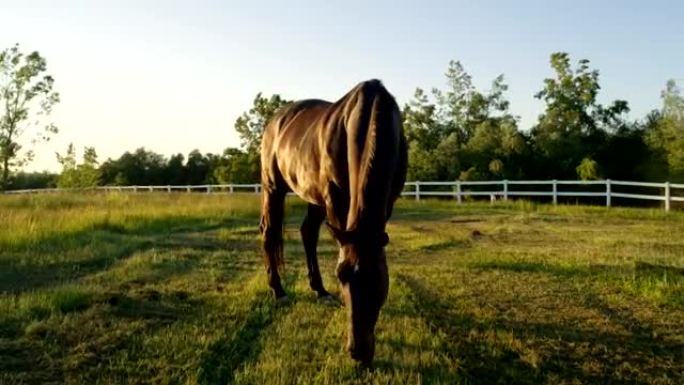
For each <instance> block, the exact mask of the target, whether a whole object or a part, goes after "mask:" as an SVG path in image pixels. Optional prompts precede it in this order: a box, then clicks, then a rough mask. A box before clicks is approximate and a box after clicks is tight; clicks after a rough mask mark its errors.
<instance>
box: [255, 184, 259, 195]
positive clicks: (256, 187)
mask: <svg viewBox="0 0 684 385" xmlns="http://www.w3.org/2000/svg"><path fill="white" fill-rule="evenodd" d="M254 192H255V193H258V192H259V185H258V184H257V185H254Z"/></svg>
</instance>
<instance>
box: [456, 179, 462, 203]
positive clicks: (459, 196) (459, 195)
mask: <svg viewBox="0 0 684 385" xmlns="http://www.w3.org/2000/svg"><path fill="white" fill-rule="evenodd" d="M462 195H463V194H462V192H461V181H460V180H457V181H456V200H457V201H458V203H459V204H460V203H463V198H462Z"/></svg>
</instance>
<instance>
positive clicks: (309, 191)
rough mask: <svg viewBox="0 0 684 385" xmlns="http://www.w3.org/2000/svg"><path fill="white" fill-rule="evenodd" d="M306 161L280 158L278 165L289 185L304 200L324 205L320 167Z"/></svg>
mask: <svg viewBox="0 0 684 385" xmlns="http://www.w3.org/2000/svg"><path fill="white" fill-rule="evenodd" d="M306 163H309V162H306ZM306 163H305V162H301V161H297V160H294V159H290V160H285V159H283V160H281V159H278V167H279V168H280V171H281V174H282V176H283V179H284V180H285V183H287V185H288V187H290V189H291V190H292V191H293V192H294V193H295V194H297V195H298V196H299V197H300V198H302V199H303V200H305V201H307V202H309V203H312V204H315V205H319V206H324V205H325V200H324V199H323V192H322V191H321V190H320V187H321V183H320V181H319V173H318V167H317V166H315V165H312V164H306Z"/></svg>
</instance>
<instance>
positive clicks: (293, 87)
mask: <svg viewBox="0 0 684 385" xmlns="http://www.w3.org/2000/svg"><path fill="white" fill-rule="evenodd" d="M143 3H144V4H143ZM383 3H384V4H383ZM666 4H667V2H662V1H661V2H658V1H656V2H652V3H649V4H647V5H644V4H642V3H640V2H637V1H628V2H619V3H618V2H609V3H603V4H594V3H592V2H589V1H584V0H583V1H579V2H575V3H573V4H565V3H556V4H548V3H546V2H542V1H525V2H520V3H517V4H508V3H504V2H496V1H490V2H487V3H486V4H477V5H474V4H454V3H451V2H430V4H426V3H422V4H421V5H416V4H410V3H408V4H407V3H404V2H402V3H397V2H379V3H375V4H373V5H367V4H366V5H364V4H363V2H354V1H350V2H347V3H345V4H320V3H312V2H310V3H308V4H305V2H298V3H297V4H296V5H290V6H287V7H285V6H283V5H281V4H278V3H275V2H270V1H269V2H264V3H260V4H259V5H256V4H251V5H243V6H241V7H235V6H227V5H222V4H220V3H219V2H215V1H209V0H207V1H202V2H196V3H193V4H192V5H191V4H189V3H182V2H173V3H167V4H165V5H164V6H160V5H158V4H153V2H133V1H130V0H127V1H121V2H118V3H117V4H116V5H100V4H95V5H93V4H91V3H89V2H87V1H69V2H62V3H60V4H52V3H50V2H48V1H26V2H10V4H9V5H6V6H4V7H3V8H4V10H3V14H2V15H0V36H2V37H0V49H5V48H9V47H11V46H13V45H14V44H15V43H18V44H20V48H21V50H22V51H23V52H29V51H34V50H36V51H39V52H40V53H41V55H42V56H44V57H45V58H46V60H47V65H48V70H47V73H49V74H51V75H53V76H54V78H55V89H56V90H57V91H58V92H59V93H60V95H61V99H62V101H61V102H60V103H59V104H58V105H57V106H56V107H55V109H54V112H53V114H52V115H51V121H52V122H54V123H55V124H56V125H57V126H58V127H59V128H60V133H59V134H57V135H56V136H55V137H54V138H53V139H52V140H51V141H50V142H48V143H46V144H41V145H38V146H34V148H35V151H36V158H35V160H34V161H33V162H31V163H30V164H29V165H28V166H27V167H25V168H24V170H25V171H42V170H48V171H53V172H55V171H58V170H59V165H58V163H57V161H56V157H55V152H60V153H63V152H64V151H65V150H66V147H67V145H68V144H69V143H73V144H74V145H75V146H76V148H77V151H78V152H77V153H78V156H79V157H80V154H81V153H82V150H83V148H84V147H86V146H89V147H94V148H95V149H96V151H97V153H98V159H99V161H100V162H103V161H104V160H106V159H107V158H118V157H119V156H120V155H121V154H123V153H124V152H126V151H134V150H135V149H137V148H140V147H144V148H146V149H148V150H150V151H154V152H157V153H160V154H163V155H164V156H167V157H168V156H170V155H172V154H175V153H183V154H184V155H187V154H188V153H189V152H190V151H192V150H194V149H197V150H199V151H200V152H202V153H203V154H204V153H208V152H211V153H221V152H222V151H223V150H224V149H225V148H227V147H238V146H239V138H238V136H237V134H236V133H235V131H234V128H233V124H234V122H235V119H236V118H237V117H238V116H239V115H240V114H241V113H242V112H244V111H246V110H248V109H249V108H251V105H252V100H253V98H254V96H255V95H256V94H257V93H258V92H262V93H264V94H265V95H271V94H275V93H278V94H280V95H281V96H282V97H283V98H286V99H292V100H294V99H303V98H322V99H328V100H336V99H337V98H339V97H341V96H342V95H343V94H344V93H345V92H347V91H348V90H349V89H351V88H352V87H353V86H354V85H355V84H357V83H358V82H360V81H363V80H366V79H369V78H378V79H380V80H382V81H383V83H384V84H385V85H386V87H387V88H388V89H389V91H390V92H391V93H392V94H393V95H394V96H395V97H396V98H397V102H398V103H399V105H400V106H402V107H403V106H404V104H406V103H407V102H408V101H409V100H410V99H411V97H412V96H413V92H414V90H415V88H416V87H420V88H423V89H425V90H429V89H431V88H433V87H438V88H441V89H444V87H445V80H446V79H445V77H444V73H445V71H446V69H447V66H448V63H449V61H450V60H456V61H460V62H461V63H462V64H463V65H464V67H465V69H466V71H467V72H468V73H469V74H470V75H471V76H472V78H473V83H474V85H475V86H476V87H477V89H478V90H480V91H484V90H487V89H488V87H489V84H490V83H491V81H492V80H493V79H494V78H495V77H496V76H498V75H499V74H503V75H504V77H505V82H506V83H507V84H508V86H509V90H508V92H507V93H506V97H507V99H508V100H509V101H510V108H509V111H510V113H511V114H513V115H516V116H519V117H520V120H519V128H520V129H521V130H523V131H526V130H528V129H529V128H530V127H531V126H532V125H533V124H534V123H535V122H536V119H537V115H538V114H540V113H541V112H542V111H543V107H544V104H543V102H542V101H539V100H537V99H535V98H534V93H536V92H537V91H539V90H541V88H542V86H543V80H544V79H545V78H547V77H550V76H552V75H553V72H552V70H551V67H550V65H549V57H550V55H551V54H552V53H553V52H559V51H562V52H568V53H569V54H570V57H571V60H572V63H573V65H575V64H576V63H577V62H578V61H579V60H580V59H588V60H590V62H591V63H590V67H591V68H592V69H596V70H598V71H599V74H600V84H601V90H600V93H599V101H600V102H601V103H604V104H607V103H609V102H611V101H612V100H615V99H622V100H626V101H627V102H628V103H629V106H630V109H631V112H630V113H629V115H628V117H629V119H630V120H638V119H642V118H643V117H644V116H645V115H646V113H648V112H649V111H651V110H653V109H658V108H660V107H661V99H660V92H661V91H662V90H663V89H664V87H665V84H666V82H667V81H668V80H669V79H680V80H681V79H682V78H683V77H684V69H682V63H684V42H682V39H681V36H682V32H684V28H682V27H681V24H682V23H681V20H678V16H677V15H678V14H679V15H681V14H682V12H681V11H683V10H684V5H682V4H675V5H669V6H667V5H666ZM411 7H413V8H411ZM679 18H681V17H679Z"/></svg>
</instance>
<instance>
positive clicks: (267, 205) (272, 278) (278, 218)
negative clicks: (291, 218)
mask: <svg viewBox="0 0 684 385" xmlns="http://www.w3.org/2000/svg"><path fill="white" fill-rule="evenodd" d="M284 215H285V193H284V192H281V191H279V190H278V189H266V188H264V189H263V193H262V204H261V223H260V225H259V229H260V231H261V237H262V251H263V255H264V259H265V262H266V274H267V275H268V285H269V286H270V287H271V289H272V290H273V294H274V295H275V297H276V299H278V300H281V299H285V298H287V294H286V293H285V290H284V289H283V286H282V283H281V282H280V274H278V267H279V266H280V265H282V264H283V219H284Z"/></svg>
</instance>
